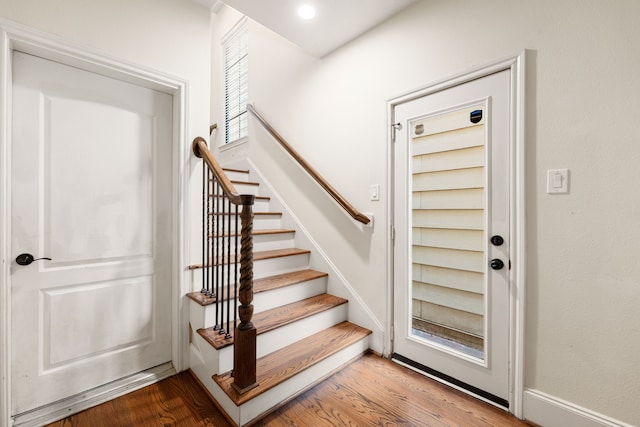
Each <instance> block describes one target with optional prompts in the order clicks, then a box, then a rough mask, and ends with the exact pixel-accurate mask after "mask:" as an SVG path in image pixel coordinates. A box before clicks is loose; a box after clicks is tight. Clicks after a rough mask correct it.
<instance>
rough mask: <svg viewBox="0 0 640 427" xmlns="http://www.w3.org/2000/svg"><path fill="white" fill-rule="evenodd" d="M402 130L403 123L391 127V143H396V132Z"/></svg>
mask: <svg viewBox="0 0 640 427" xmlns="http://www.w3.org/2000/svg"><path fill="white" fill-rule="evenodd" d="M401 129H402V124H401V123H399V122H398V123H393V124H392V125H391V142H396V131H397V130H401Z"/></svg>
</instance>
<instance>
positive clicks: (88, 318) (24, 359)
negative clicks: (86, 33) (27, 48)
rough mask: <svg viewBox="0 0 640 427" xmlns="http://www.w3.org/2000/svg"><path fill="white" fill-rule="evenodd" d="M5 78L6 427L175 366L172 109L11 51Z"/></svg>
mask: <svg viewBox="0 0 640 427" xmlns="http://www.w3.org/2000/svg"><path fill="white" fill-rule="evenodd" d="M12 77H13V94H12V104H13V109H12V144H11V253H12V256H13V259H14V260H13V262H12V265H11V301H12V306H11V312H12V316H11V322H12V327H11V345H12V349H11V353H12V354H11V369H12V370H11V373H12V381H11V392H12V414H14V415H16V414H19V413H23V412H25V411H29V410H31V409H33V408H37V407H40V406H43V405H47V404H49V403H51V402H54V401H57V400H60V399H63V398H66V397H69V396H72V395H76V394H78V393H82V392H84V391H86V390H89V389H91V388H93V387H97V386H100V385H103V384H105V383H108V382H111V381H114V380H116V379H120V378H122V377H124V376H127V375H130V374H133V373H136V372H139V371H142V370H144V369H147V368H150V367H153V366H157V365H160V364H163V363H165V362H168V361H170V360H171V324H170V317H171V306H170V277H171V209H170V206H171V200H170V199H171V139H172V136H171V133H172V97H171V96H170V95H167V94H164V93H160V92H157V91H154V90H151V89H147V88H143V87H140V86H137V85H134V84H131V83H126V82H123V81H119V80H115V79H113V78H109V77H105V76H102V75H98V74H95V73H91V72H88V71H84V70H81V69H78V68H74V67H70V66H66V65H62V64H59V63H56V62H53V61H49V60H45V59H42V58H38V57H35V56H31V55H27V54H24V53H21V52H14V54H13V68H12ZM21 254H31V255H32V256H33V257H34V258H40V257H49V258H51V260H50V261H49V260H37V261H34V262H32V263H31V264H29V265H21V264H20V263H18V262H17V261H16V258H18V256H19V255H21ZM22 258H23V259H24V258H28V257H24V256H23V257H22Z"/></svg>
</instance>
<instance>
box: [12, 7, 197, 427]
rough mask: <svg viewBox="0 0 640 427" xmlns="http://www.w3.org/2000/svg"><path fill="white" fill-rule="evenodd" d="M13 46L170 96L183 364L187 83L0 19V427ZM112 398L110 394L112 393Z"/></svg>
mask: <svg viewBox="0 0 640 427" xmlns="http://www.w3.org/2000/svg"><path fill="white" fill-rule="evenodd" d="M14 50H20V51H23V52H26V53H30V54H34V55H37V56H40V57H43V58H45V59H49V60H53V61H57V62H60V63H63V64H66V65H71V66H75V67H78V68H81V69H84V70H87V71H92V72H97V73H99V74H102V75H106V76H109V77H113V78H116V79H119V80H123V81H127V82H130V83H134V84H137V85H140V86H144V87H147V88H150V89H154V90H158V91H161V92H164V93H167V94H169V95H170V96H172V97H173V136H172V147H173V152H172V166H171V174H172V200H173V202H172V206H171V210H172V214H173V215H172V216H173V219H172V229H171V236H172V274H171V278H170V281H171V284H172V285H171V286H172V289H171V307H172V314H171V325H172V331H171V342H172V344H171V357H172V360H171V362H172V364H173V367H174V369H175V370H176V371H182V370H184V369H186V368H187V367H188V363H189V355H188V351H189V343H188V339H189V337H188V334H187V327H186V325H187V324H188V313H187V310H186V306H185V304H184V302H183V298H182V296H183V295H184V294H185V293H186V292H187V289H188V283H189V274H188V271H186V270H185V269H182V268H180V266H181V265H186V260H187V250H188V247H189V246H188V232H187V231H188V230H189V229H190V221H189V218H190V217H189V211H188V207H189V205H190V202H189V173H188V172H189V171H188V163H189V161H188V160H189V153H190V151H189V147H190V145H189V144H188V143H187V141H188V129H187V125H186V124H187V123H188V121H187V113H188V112H187V105H188V89H189V87H188V86H189V85H188V82H187V81H185V80H183V79H180V78H177V77H174V76H170V75H167V74H165V73H162V72H159V71H157V70H153V69H149V68H146V67H142V66H139V65H137V64H133V63H129V62H127V61H123V60H121V59H118V58H114V57H110V56H108V55H105V54H104V53H101V52H97V51H92V50H89V49H87V48H83V47H78V46H75V45H72V44H70V43H68V42H66V41H65V40H63V39H60V38H58V37H56V36H53V35H50V34H47V33H44V32H41V31H38V30H35V29H32V28H29V27H26V26H24V25H21V24H17V23H14V22H12V21H8V20H5V19H2V18H0V88H1V90H0V236H1V241H0V426H10V425H12V418H11V417H12V414H11V327H12V325H11V277H10V272H11V271H10V270H11V264H12V259H11V242H10V235H11V129H10V124H11V111H12V104H11V88H12V78H11V58H12V52H13V51H14ZM114 397H115V396H114Z"/></svg>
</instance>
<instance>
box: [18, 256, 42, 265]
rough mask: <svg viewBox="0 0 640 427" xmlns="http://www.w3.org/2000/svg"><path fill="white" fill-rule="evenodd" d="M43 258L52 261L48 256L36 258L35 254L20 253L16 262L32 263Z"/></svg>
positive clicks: (20, 263)
mask: <svg viewBox="0 0 640 427" xmlns="http://www.w3.org/2000/svg"><path fill="white" fill-rule="evenodd" d="M41 259H46V260H49V261H51V258H47V257H42V258H34V257H33V255H31V254H20V255H18V256H17V257H16V262H17V263H18V264H19V265H29V264H31V263H32V262H33V261H38V260H41Z"/></svg>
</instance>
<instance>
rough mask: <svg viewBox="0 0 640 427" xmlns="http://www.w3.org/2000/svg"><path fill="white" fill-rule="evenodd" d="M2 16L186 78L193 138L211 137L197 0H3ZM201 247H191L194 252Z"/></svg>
mask: <svg viewBox="0 0 640 427" xmlns="http://www.w3.org/2000/svg"><path fill="white" fill-rule="evenodd" d="M0 17H1V18H4V19H7V20H10V21H13V22H15V23H18V24H23V25H26V26H28V27H30V28H33V29H36V30H40V31H44V32H46V33H48V34H51V35H54V36H57V37H60V38H61V39H62V40H64V41H65V42H66V43H70V44H73V45H77V46H80V47H83V48H86V49H89V50H91V51H93V52H100V53H104V54H106V55H108V56H111V57H114V58H116V59H118V60H121V61H126V62H129V63H132V64H135V65H137V66H141V67H145V68H149V69H152V70H154V71H156V72H161V73H165V74H167V75H170V76H174V77H178V78H180V79H183V80H186V81H187V82H188V85H189V87H188V91H189V92H188V94H187V118H188V122H187V132H188V139H189V140H192V139H193V138H195V137H196V136H199V135H202V136H207V134H208V129H209V105H210V86H209V83H210V75H211V74H210V69H211V60H210V45H211V31H210V20H211V15H210V13H209V11H208V10H207V9H206V8H205V7H204V6H201V5H199V4H197V3H196V2H194V1H192V0H108V1H106V0H105V1H97V0H92V1H84V0H51V1H46V2H43V1H38V0H0ZM194 166H195V162H194V164H193V166H192V167H194ZM196 174H197V171H196ZM193 191H194V192H197V191H198V190H197V185H196V186H194V189H193ZM194 194H195V193H194ZM192 199H193V200H195V201H196V202H197V201H198V200H200V198H199V196H198V197H194V198H192ZM194 209H195V210H198V208H197V205H195V204H194ZM192 230H193V231H191V235H192V239H191V241H192V242H198V232H199V220H195V222H194V223H192ZM199 247H200V246H199V245H198V244H197V243H196V244H194V245H192V248H191V249H192V251H191V252H194V253H197V251H198V248H199ZM192 258H195V259H197V256H192ZM195 259H194V261H195Z"/></svg>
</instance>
